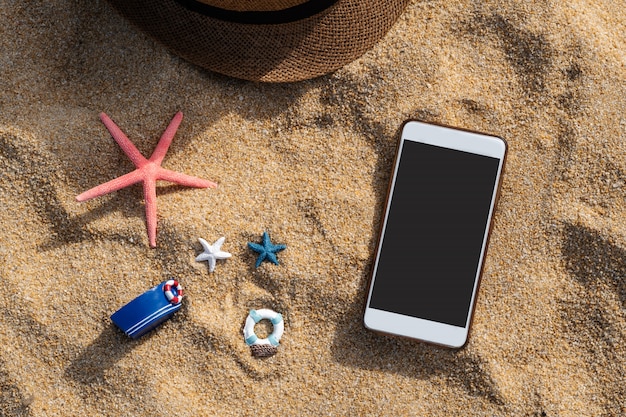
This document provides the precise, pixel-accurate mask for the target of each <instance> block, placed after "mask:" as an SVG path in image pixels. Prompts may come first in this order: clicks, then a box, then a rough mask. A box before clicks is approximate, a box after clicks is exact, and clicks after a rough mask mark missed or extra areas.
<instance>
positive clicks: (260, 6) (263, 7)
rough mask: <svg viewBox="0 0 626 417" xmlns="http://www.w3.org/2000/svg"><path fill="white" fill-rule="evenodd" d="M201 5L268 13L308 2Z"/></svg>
mask: <svg viewBox="0 0 626 417" xmlns="http://www.w3.org/2000/svg"><path fill="white" fill-rule="evenodd" d="M198 1H199V2H200V3H204V4H208V5H210V6H214V7H220V8H222V9H226V10H239V11H250V10H255V11H268V10H282V9H287V8H289V7H293V6H297V5H299V4H302V3H305V2H306V0H257V1H250V0H248V1H241V0H198Z"/></svg>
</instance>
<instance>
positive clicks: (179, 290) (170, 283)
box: [163, 279, 183, 304]
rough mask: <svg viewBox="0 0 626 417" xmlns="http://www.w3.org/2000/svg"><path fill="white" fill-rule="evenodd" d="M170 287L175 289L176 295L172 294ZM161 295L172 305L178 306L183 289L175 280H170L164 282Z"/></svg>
mask: <svg viewBox="0 0 626 417" xmlns="http://www.w3.org/2000/svg"><path fill="white" fill-rule="evenodd" d="M172 287H174V288H176V295H174V293H173V292H172ZM163 293H164V294H165V297H166V298H167V301H169V302H170V303H172V304H178V303H180V302H181V301H182V299H183V287H182V286H181V285H180V284H179V283H178V281H176V280H175V279H170V280H169V281H166V282H165V285H163Z"/></svg>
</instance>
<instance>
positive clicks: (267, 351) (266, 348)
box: [243, 308, 285, 357]
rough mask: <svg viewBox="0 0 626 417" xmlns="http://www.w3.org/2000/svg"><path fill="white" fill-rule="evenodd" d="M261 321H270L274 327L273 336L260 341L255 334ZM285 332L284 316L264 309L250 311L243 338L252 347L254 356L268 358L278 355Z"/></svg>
mask: <svg viewBox="0 0 626 417" xmlns="http://www.w3.org/2000/svg"><path fill="white" fill-rule="evenodd" d="M261 320H269V321H270V322H271V323H272V326H273V327H274V329H273V331H272V334H270V335H269V336H268V337H266V338H264V339H259V337H258V336H257V335H256V333H254V326H255V325H256V324H257V323H258V322H260V321H261ZM284 331H285V323H284V322H283V316H282V315H281V314H280V313H277V312H275V311H273V310H269V309H266V308H262V309H260V310H250V314H248V317H247V318H246V324H245V326H244V328H243V337H244V339H245V341H246V344H247V345H248V346H250V351H251V353H252V356H256V357H266V356H272V355H275V354H276V352H277V351H278V345H279V342H280V338H281V337H282V336H283V332H284Z"/></svg>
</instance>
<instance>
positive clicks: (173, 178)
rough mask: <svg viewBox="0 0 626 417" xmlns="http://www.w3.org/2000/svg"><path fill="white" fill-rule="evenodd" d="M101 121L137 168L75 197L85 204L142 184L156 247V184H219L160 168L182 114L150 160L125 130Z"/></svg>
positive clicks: (105, 118)
mask: <svg viewBox="0 0 626 417" xmlns="http://www.w3.org/2000/svg"><path fill="white" fill-rule="evenodd" d="M100 120H102V123H104V125H105V126H106V128H107V130H108V131H109V132H110V133H111V136H113V139H115V141H116V142H117V144H118V145H120V147H121V148H122V150H123V151H124V153H125V154H126V155H127V156H128V157H129V158H130V160H131V161H132V162H133V164H135V166H136V167H137V169H136V170H134V171H132V172H129V173H128V174H125V175H122V176H121V177H117V178H115V179H113V180H111V181H108V182H105V183H104V184H100V185H98V186H97V187H94V188H92V189H90V190H87V191H85V192H84V193H82V194H79V195H77V196H76V200H77V201H86V200H90V199H92V198H95V197H100V196H101V195H105V194H109V193H112V192H113V191H117V190H120V189H122V188H124V187H128V186H129V185H132V184H136V183H138V182H143V196H144V200H145V204H146V222H147V227H148V240H149V241H150V246H152V247H155V246H156V229H157V204H156V181H157V180H164V181H170V182H174V183H176V184H181V185H186V186H188V187H198V188H215V187H217V184H216V183H214V182H211V181H207V180H203V179H201V178H197V177H192V176H190V175H185V174H181V173H179V172H174V171H170V170H168V169H165V168H161V162H162V161H163V158H164V157H165V154H166V153H167V150H168V148H169V147H170V144H171V143H172V140H173V139H174V135H175V134H176V130H177V129H178V126H179V125H180V122H181V121H182V120H183V114H182V113H181V112H178V113H176V115H175V116H174V118H173V119H172V121H171V122H170V124H169V126H168V127H167V129H165V132H163V135H162V136H161V139H159V143H158V145H157V147H156V148H155V149H154V152H153V153H152V156H150V159H146V158H145V157H144V156H143V155H142V154H141V153H140V152H139V150H137V148H136V147H135V145H133V143H132V142H131V141H130V139H128V137H127V136H126V135H125V134H124V132H122V130H121V129H120V128H119V127H118V126H117V125H116V124H115V123H113V121H112V120H111V119H110V118H109V116H107V115H106V114H104V113H100Z"/></svg>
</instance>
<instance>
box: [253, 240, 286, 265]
mask: <svg viewBox="0 0 626 417" xmlns="http://www.w3.org/2000/svg"><path fill="white" fill-rule="evenodd" d="M248 247H249V248H250V249H252V250H253V251H255V252H257V253H258V254H259V256H258V257H257V258H256V263H255V264H254V266H255V268H258V267H259V265H261V262H263V261H269V262H271V263H273V264H275V265H278V258H277V257H276V254H277V253H278V252H280V251H282V250H284V249H285V248H287V246H285V245H274V244H273V243H272V242H271V241H270V236H269V235H268V234H267V232H263V243H262V244H258V243H254V242H248Z"/></svg>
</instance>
